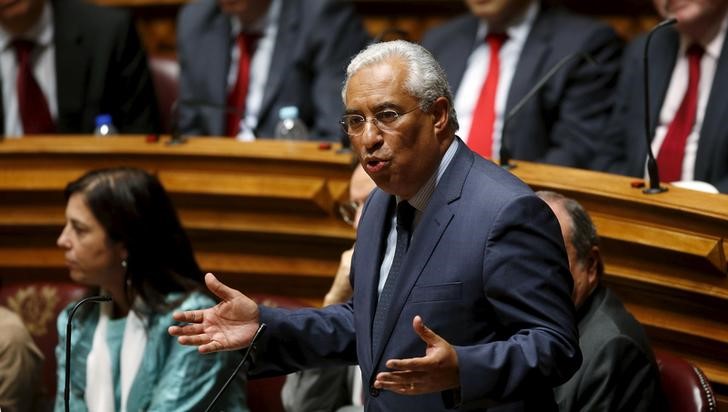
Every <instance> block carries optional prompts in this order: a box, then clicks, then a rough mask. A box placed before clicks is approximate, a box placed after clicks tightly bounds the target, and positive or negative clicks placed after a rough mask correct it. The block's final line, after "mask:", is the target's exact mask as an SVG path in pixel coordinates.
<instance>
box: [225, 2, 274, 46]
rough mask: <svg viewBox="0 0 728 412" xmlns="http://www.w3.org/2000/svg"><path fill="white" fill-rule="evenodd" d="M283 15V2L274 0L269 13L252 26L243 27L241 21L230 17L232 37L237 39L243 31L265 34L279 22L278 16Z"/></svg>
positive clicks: (269, 7)
mask: <svg viewBox="0 0 728 412" xmlns="http://www.w3.org/2000/svg"><path fill="white" fill-rule="evenodd" d="M280 14H281V0H272V1H271V2H270V5H269V6H268V11H267V12H266V13H265V14H264V15H262V16H261V17H260V18H259V19H258V20H256V21H254V22H253V23H252V24H250V25H248V26H246V27H243V24H242V23H241V22H240V19H238V18H237V17H233V16H230V35H231V37H233V38H235V37H237V36H238V33H240V32H241V31H245V32H249V33H260V34H263V33H265V31H266V29H268V28H269V27H270V26H271V25H274V24H275V23H276V22H277V21H278V16H279V15H280Z"/></svg>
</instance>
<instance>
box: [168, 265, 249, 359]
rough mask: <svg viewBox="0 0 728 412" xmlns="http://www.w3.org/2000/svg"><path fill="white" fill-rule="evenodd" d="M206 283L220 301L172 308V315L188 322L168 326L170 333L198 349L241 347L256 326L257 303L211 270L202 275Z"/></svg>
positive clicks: (214, 349) (213, 350) (201, 351)
mask: <svg viewBox="0 0 728 412" xmlns="http://www.w3.org/2000/svg"><path fill="white" fill-rule="evenodd" d="M205 283H206V284H207V288H208V289H210V291H211V292H212V293H214V294H215V295H216V296H217V297H219V298H220V299H221V300H222V301H221V302H220V303H218V304H217V305H215V306H213V307H211V308H207V309H200V310H190V311H187V312H175V313H174V314H173V315H172V317H173V318H174V320H176V321H179V322H187V323H190V325H185V326H170V327H169V334H170V335H172V336H178V337H179V338H178V339H177V340H178V341H179V343H181V344H182V345H192V346H194V345H196V346H199V348H198V350H199V351H200V353H209V352H218V351H226V350H237V349H242V348H245V347H247V346H249V345H250V341H251V340H252V339H253V336H255V332H256V331H257V330H258V325H259V323H260V322H259V321H260V314H259V313H258V305H257V304H256V303H255V302H254V301H253V300H252V299H250V298H248V297H247V296H245V295H243V294H242V293H240V292H239V291H237V290H235V289H233V288H230V287H228V286H226V285H224V284H223V283H222V282H220V281H219V280H217V278H215V276H214V275H213V274H212V273H208V274H207V275H205Z"/></svg>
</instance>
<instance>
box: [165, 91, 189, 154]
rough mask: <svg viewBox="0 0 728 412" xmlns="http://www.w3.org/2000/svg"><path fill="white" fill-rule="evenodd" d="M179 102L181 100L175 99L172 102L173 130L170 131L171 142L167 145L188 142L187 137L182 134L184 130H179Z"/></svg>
mask: <svg viewBox="0 0 728 412" xmlns="http://www.w3.org/2000/svg"><path fill="white" fill-rule="evenodd" d="M179 104H180V102H179V100H177V99H175V101H174V102H172V107H171V108H170V112H171V113H170V114H171V117H172V125H171V129H172V130H170V131H169V134H170V139H169V142H167V146H178V145H181V144H184V143H187V138H186V137H184V136H182V132H181V131H180V130H179Z"/></svg>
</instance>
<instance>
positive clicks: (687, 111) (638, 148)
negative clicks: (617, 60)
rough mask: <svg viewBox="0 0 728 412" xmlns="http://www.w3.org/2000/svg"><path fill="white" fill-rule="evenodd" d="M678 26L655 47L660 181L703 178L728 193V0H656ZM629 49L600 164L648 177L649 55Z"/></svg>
mask: <svg viewBox="0 0 728 412" xmlns="http://www.w3.org/2000/svg"><path fill="white" fill-rule="evenodd" d="M654 5H655V9H657V11H658V12H659V14H660V15H661V16H662V17H663V18H669V17H675V18H677V20H678V23H677V24H676V25H675V26H672V27H667V28H664V29H662V30H660V31H659V32H657V33H655V35H654V36H653V38H652V40H651V42H650V50H649V63H648V64H649V79H650V96H649V98H650V113H649V116H650V119H651V124H650V139H651V147H652V152H653V154H654V155H655V157H656V159H657V164H658V166H659V171H660V180H662V181H664V182H675V181H701V182H706V183H709V184H711V185H713V186H714V187H715V188H716V189H717V190H718V191H720V192H721V193H728V129H727V128H726V127H725V125H724V123H725V122H724V120H725V118H726V116H728V99H726V97H725V93H726V91H728V76H726V75H725V73H726V72H727V71H728V52H727V51H726V48H727V47H728V45H727V44H726V41H725V37H726V30H727V29H728V0H701V1H676V0H654ZM645 40H646V36H641V37H638V38H637V39H635V40H634V41H633V42H632V43H630V45H629V46H628V47H627V50H626V52H625V57H624V61H623V62H622V76H621V78H620V81H619V86H618V88H617V93H616V102H615V103H616V106H615V110H614V116H613V117H612V119H611V121H610V122H609V127H608V128H607V131H606V138H605V139H604V148H603V149H602V150H601V151H600V153H601V154H602V156H601V157H600V159H599V160H598V161H597V162H596V163H595V167H597V168H599V169H602V170H606V171H610V172H614V173H622V174H626V175H630V176H635V177H643V176H645V164H646V160H647V143H646V139H645V127H644V121H645V116H646V114H645V108H644V99H645V96H644V79H643V70H644V69H643V68H644V64H643V52H644V47H645ZM720 73H723V75H721V74H720Z"/></svg>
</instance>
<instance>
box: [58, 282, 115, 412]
mask: <svg viewBox="0 0 728 412" xmlns="http://www.w3.org/2000/svg"><path fill="white" fill-rule="evenodd" d="M88 302H94V303H101V302H111V297H110V296H89V297H87V298H83V299H81V300H79V301H78V302H77V303H76V304H75V305H74V306H73V309H71V313H69V314H68V322H67V323H66V383H65V385H64V388H63V401H64V403H65V407H66V409H65V410H66V412H68V411H69V410H70V403H71V394H70V393H69V391H70V387H71V321H72V320H73V315H75V314H76V311H77V310H78V308H80V307H81V306H82V305H84V304H86V303H88Z"/></svg>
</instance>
